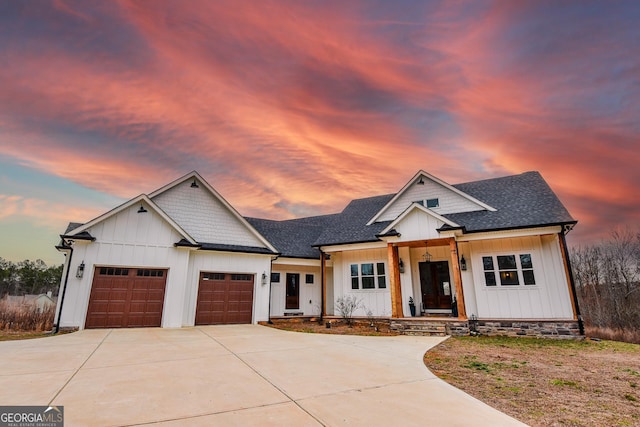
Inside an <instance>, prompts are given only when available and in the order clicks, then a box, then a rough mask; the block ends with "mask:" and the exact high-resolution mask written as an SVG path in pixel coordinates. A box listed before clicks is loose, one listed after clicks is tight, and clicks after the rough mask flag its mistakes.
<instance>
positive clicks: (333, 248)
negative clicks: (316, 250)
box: [322, 240, 387, 253]
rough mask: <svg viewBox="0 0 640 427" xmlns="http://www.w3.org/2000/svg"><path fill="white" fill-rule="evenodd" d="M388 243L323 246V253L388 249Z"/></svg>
mask: <svg viewBox="0 0 640 427" xmlns="http://www.w3.org/2000/svg"><path fill="white" fill-rule="evenodd" d="M386 248H387V243H386V242H383V241H382V240H381V241H379V242H366V243H348V244H339V245H330V246H322V252H325V253H331V252H346V251H361V250H364V249H386Z"/></svg>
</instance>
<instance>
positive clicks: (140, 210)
mask: <svg viewBox="0 0 640 427" xmlns="http://www.w3.org/2000/svg"><path fill="white" fill-rule="evenodd" d="M145 212H148V211H147V210H146V209H145V208H144V206H142V203H140V209H138V213H145Z"/></svg>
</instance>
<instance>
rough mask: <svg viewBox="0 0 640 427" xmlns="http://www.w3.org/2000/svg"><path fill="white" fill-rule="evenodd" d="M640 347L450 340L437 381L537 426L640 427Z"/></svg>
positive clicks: (438, 354) (429, 361)
mask: <svg viewBox="0 0 640 427" xmlns="http://www.w3.org/2000/svg"><path fill="white" fill-rule="evenodd" d="M638 360H640V346H639V345H636V344H628V343H621V342H613V341H601V342H594V341H590V340H585V341H581V342H580V341H565V340H551V339H532V338H506V337H475V338H473V337H460V338H450V339H449V340H447V341H445V342H444V343H442V344H440V345H439V346H436V347H435V348H434V349H432V350H430V351H429V352H427V354H426V355H425V364H426V365H427V367H428V368H429V369H430V370H431V371H432V372H433V373H434V374H436V375H437V376H439V377H440V378H442V379H444V380H445V381H447V382H448V383H450V384H452V385H454V386H455V387H458V388H460V389H462V390H463V391H465V392H467V393H469V394H471V395H472V396H474V397H476V398H478V399H480V400H482V401H483V402H485V403H487V404H488V405H491V406H493V407H495V408H497V409H499V410H500V411H503V412H505V413H507V414H509V415H511V416H512V417H514V418H517V419H519V420H521V421H523V422H525V423H527V424H529V425H531V426H534V427H550V426H583V427H587V426H640V372H639V371H640V367H639V365H638Z"/></svg>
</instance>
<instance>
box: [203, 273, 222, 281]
mask: <svg viewBox="0 0 640 427" xmlns="http://www.w3.org/2000/svg"><path fill="white" fill-rule="evenodd" d="M224 278H225V274H224V273H202V280H224Z"/></svg>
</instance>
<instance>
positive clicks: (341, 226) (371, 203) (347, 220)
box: [313, 194, 395, 246]
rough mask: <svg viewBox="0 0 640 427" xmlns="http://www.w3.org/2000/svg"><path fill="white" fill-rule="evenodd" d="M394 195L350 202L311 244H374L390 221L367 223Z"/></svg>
mask: <svg viewBox="0 0 640 427" xmlns="http://www.w3.org/2000/svg"><path fill="white" fill-rule="evenodd" d="M394 195H395V194H387V195H384V196H375V197H367V198H366V199H357V200H353V201H351V203H349V204H348V205H347V207H346V208H344V210H343V211H342V212H341V213H339V214H338V215H336V217H335V219H334V220H333V221H332V222H331V224H329V226H328V227H327V228H326V229H325V230H324V231H323V232H322V234H320V236H319V237H318V239H317V240H316V241H315V242H314V243H313V244H314V245H315V246H328V245H335V244H344V243H363V242H375V241H377V240H380V239H378V238H377V237H376V234H378V233H380V232H381V231H382V230H383V229H384V228H385V227H386V226H387V225H389V224H390V221H384V222H377V223H374V224H371V225H370V226H367V225H366V224H367V222H369V220H370V219H371V218H373V216H374V215H375V214H376V213H377V212H378V211H379V210H380V209H382V208H383V207H384V205H386V204H387V203H388V202H389V200H391V199H392V198H393V196H394Z"/></svg>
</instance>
